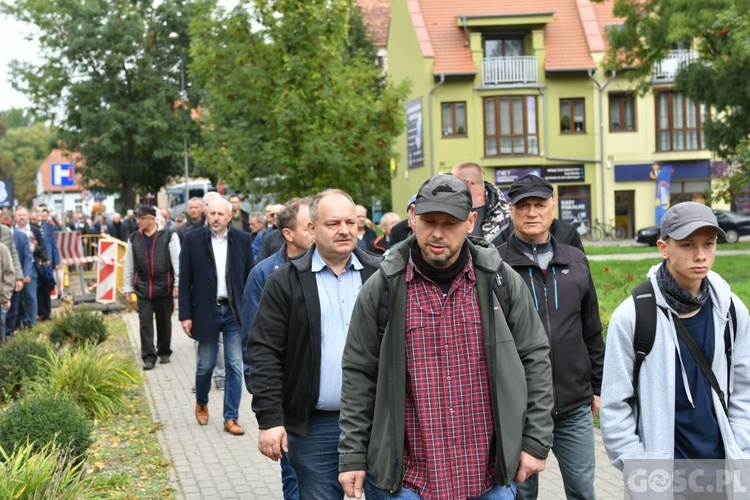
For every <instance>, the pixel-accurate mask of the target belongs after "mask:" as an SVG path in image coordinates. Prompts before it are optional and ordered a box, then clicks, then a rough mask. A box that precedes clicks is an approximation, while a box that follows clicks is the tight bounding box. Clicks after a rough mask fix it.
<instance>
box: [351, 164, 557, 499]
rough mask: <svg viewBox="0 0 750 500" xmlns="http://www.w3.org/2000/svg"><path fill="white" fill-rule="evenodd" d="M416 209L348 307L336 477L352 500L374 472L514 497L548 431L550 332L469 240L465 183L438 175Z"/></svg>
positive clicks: (384, 479) (410, 493) (386, 479)
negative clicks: (403, 235)
mask: <svg viewBox="0 0 750 500" xmlns="http://www.w3.org/2000/svg"><path fill="white" fill-rule="evenodd" d="M410 216H411V219H412V222H413V224H412V229H413V231H414V235H412V236H410V237H409V238H407V239H406V240H405V241H404V242H403V243H401V244H400V245H398V246H396V247H392V248H391V250H390V252H389V253H388V255H387V256H386V258H385V260H383V262H382V263H381V264H380V272H377V273H375V274H374V275H373V276H372V278H370V279H369V280H368V281H367V282H366V283H365V284H364V285H363V287H362V290H361V291H360V294H359V296H358V297H357V302H356V304H355V306H354V312H353V314H352V319H351V324H350V326H349V333H348V335H347V340H346V346H345V348H344V355H343V360H342V370H343V389H342V398H341V400H342V401H341V403H342V406H341V416H340V420H339V423H340V426H341V439H340V442H339V471H340V474H339V481H340V482H341V484H342V485H343V486H344V491H345V493H346V494H347V495H348V496H350V497H356V498H360V497H361V494H362V489H363V481H364V479H365V471H366V470H368V469H369V470H370V471H371V472H372V474H373V476H374V477H375V479H376V480H377V482H378V485H379V486H380V487H381V488H382V489H384V490H386V491H387V492H388V493H389V494H390V496H389V497H390V498H475V497H480V496H482V498H514V496H515V490H516V481H524V480H526V479H527V478H528V477H529V476H530V475H532V474H535V473H537V472H539V471H541V470H543V469H544V467H545V461H546V457H547V453H548V452H549V448H550V445H551V442H552V417H551V414H550V411H551V410H552V380H551V371H550V363H549V344H548V342H547V336H546V335H545V333H544V328H543V327H542V324H541V322H540V321H539V317H538V316H537V314H536V311H535V309H534V305H533V303H532V301H531V297H530V296H529V293H528V291H527V290H526V288H525V286H524V284H523V281H521V278H520V277H519V276H518V274H516V273H515V272H513V270H512V269H510V268H508V267H507V266H505V264H504V263H503V261H502V260H501V259H500V257H499V255H498V253H497V251H496V250H495V248H494V247H493V246H492V245H491V244H490V243H488V242H487V241H486V240H484V239H482V238H476V239H469V238H468V237H467V235H469V234H471V232H472V230H473V229H474V224H475V222H476V219H477V214H476V212H474V211H473V210H472V198H471V194H470V192H469V188H468V187H467V185H466V184H465V183H464V182H463V181H461V180H460V179H459V178H457V177H454V176H453V175H441V176H436V177H432V178H430V179H429V180H427V182H425V183H424V184H423V185H422V187H421V188H420V189H419V193H418V195H417V199H416V202H415V205H414V207H413V208H412V209H411V210H410ZM501 267H504V269H503V270H501ZM502 287H504V288H505V290H506V292H507V295H505V300H501V296H502V295H503V294H502V292H501V291H499V289H500V288H502ZM457 464H458V465H457ZM457 466H458V467H460V468H459V469H456V468H455V467H457ZM415 495H417V496H415ZM483 495H485V496H483Z"/></svg>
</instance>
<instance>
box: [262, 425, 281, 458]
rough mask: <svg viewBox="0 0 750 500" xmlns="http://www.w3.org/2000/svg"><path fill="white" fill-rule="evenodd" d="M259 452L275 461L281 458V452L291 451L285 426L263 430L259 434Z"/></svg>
mask: <svg viewBox="0 0 750 500" xmlns="http://www.w3.org/2000/svg"><path fill="white" fill-rule="evenodd" d="M258 450H260V452H261V453H262V454H264V455H265V456H267V457H268V458H270V459H271V460H273V461H276V460H279V459H280V458H281V451H282V450H283V451H284V452H285V453H286V452H287V451H289V449H288V448H287V442H286V429H285V428H284V426H283V425H280V426H278V427H271V428H270V429H261V430H260V432H259V433H258Z"/></svg>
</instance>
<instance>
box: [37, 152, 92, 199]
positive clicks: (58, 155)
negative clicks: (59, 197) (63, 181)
mask: <svg viewBox="0 0 750 500" xmlns="http://www.w3.org/2000/svg"><path fill="white" fill-rule="evenodd" d="M54 163H73V164H75V166H76V174H75V186H71V187H66V188H65V191H66V192H74V191H77V192H81V191H83V186H82V185H81V178H82V175H81V173H80V167H85V164H86V162H85V161H84V159H83V157H82V156H81V154H80V153H71V152H70V151H63V150H62V149H53V150H52V152H51V153H50V154H49V156H47V158H46V159H45V160H44V162H43V163H42V164H41V165H40V166H39V172H40V173H41V174H42V175H41V177H42V191H43V192H45V193H57V192H60V191H62V188H61V187H59V186H53V185H52V165H53V164H54Z"/></svg>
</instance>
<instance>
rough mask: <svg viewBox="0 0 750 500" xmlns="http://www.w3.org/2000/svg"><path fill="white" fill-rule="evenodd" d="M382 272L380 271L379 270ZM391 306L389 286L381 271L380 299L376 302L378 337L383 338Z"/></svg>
mask: <svg viewBox="0 0 750 500" xmlns="http://www.w3.org/2000/svg"><path fill="white" fill-rule="evenodd" d="M381 272H382V271H381ZM390 308H391V287H390V286H388V280H387V279H385V274H384V273H383V287H382V288H381V290H380V301H379V302H378V313H377V322H378V337H380V338H383V335H384V334H385V327H386V326H387V325H388V319H389V316H390Z"/></svg>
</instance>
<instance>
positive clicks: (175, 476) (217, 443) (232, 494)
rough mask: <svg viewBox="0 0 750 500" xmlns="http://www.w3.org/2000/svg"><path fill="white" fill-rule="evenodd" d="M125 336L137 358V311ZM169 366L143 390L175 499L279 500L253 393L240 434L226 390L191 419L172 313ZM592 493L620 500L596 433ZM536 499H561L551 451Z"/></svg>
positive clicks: (189, 357)
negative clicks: (226, 413) (231, 426)
mask: <svg viewBox="0 0 750 500" xmlns="http://www.w3.org/2000/svg"><path fill="white" fill-rule="evenodd" d="M123 318H124V319H125V321H126V323H127V325H128V330H129V332H130V341H131V344H132V347H133V352H134V354H135V356H136V358H137V359H138V360H139V361H140V338H139V333H138V330H139V326H138V315H137V314H135V313H128V314H124V315H123ZM172 350H173V354H172V358H171V363H169V364H166V365H162V364H159V363H157V365H156V368H154V369H153V370H151V371H147V372H144V374H145V380H146V383H145V391H146V396H147V398H148V400H149V406H150V407H151V413H152V415H153V419H154V422H156V423H159V424H160V426H159V430H158V431H157V432H156V434H157V436H158V438H159V443H160V444H161V447H162V450H163V452H164V457H165V459H166V460H167V461H168V462H169V463H170V464H171V467H170V480H171V484H172V487H173V488H174V490H175V498H177V499H185V500H202V499H241V500H255V499H258V500H281V499H282V498H283V495H282V493H281V472H280V469H279V464H278V463H275V462H272V461H271V460H269V459H267V458H266V457H264V456H263V455H261V454H260V452H259V451H258V425H257V422H256V420H255V416H254V415H253V413H252V410H251V408H250V401H251V397H250V396H249V395H248V394H247V393H246V392H245V393H243V395H242V403H241V405H240V419H239V421H240V423H241V424H242V426H243V427H244V429H245V435H244V436H232V435H231V434H229V433H227V432H224V427H223V418H222V407H223V394H224V393H223V392H221V391H217V390H216V389H215V388H213V387H212V389H211V392H210V393H209V403H208V408H209V413H210V419H209V423H208V425H207V426H205V427H203V426H200V425H198V422H196V420H195V414H194V409H195V395H194V394H193V393H192V391H191V388H192V386H193V383H194V379H195V348H194V345H193V341H192V340H191V339H190V338H188V337H187V336H186V335H185V334H184V333H183V332H182V329H181V328H180V326H179V321H177V315H176V314H175V315H174V316H173V317H172ZM595 437H596V448H597V450H596V463H597V471H596V492H597V498H598V499H600V500H608V499H613V500H614V499H621V498H623V486H622V479H621V475H620V473H619V471H617V470H616V469H615V468H614V467H612V466H611V465H610V463H609V460H608V459H607V455H606V453H605V452H604V446H603V445H602V441H601V434H600V433H599V431H598V430H597V431H596V436H595ZM539 498H540V499H542V500H557V499H564V498H565V492H564V489H563V486H562V479H561V476H560V470H559V468H558V467H557V462H556V461H555V459H554V456H553V455H552V454H550V459H549V460H548V461H547V470H546V471H545V472H543V473H542V475H541V477H540V481H539Z"/></svg>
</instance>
